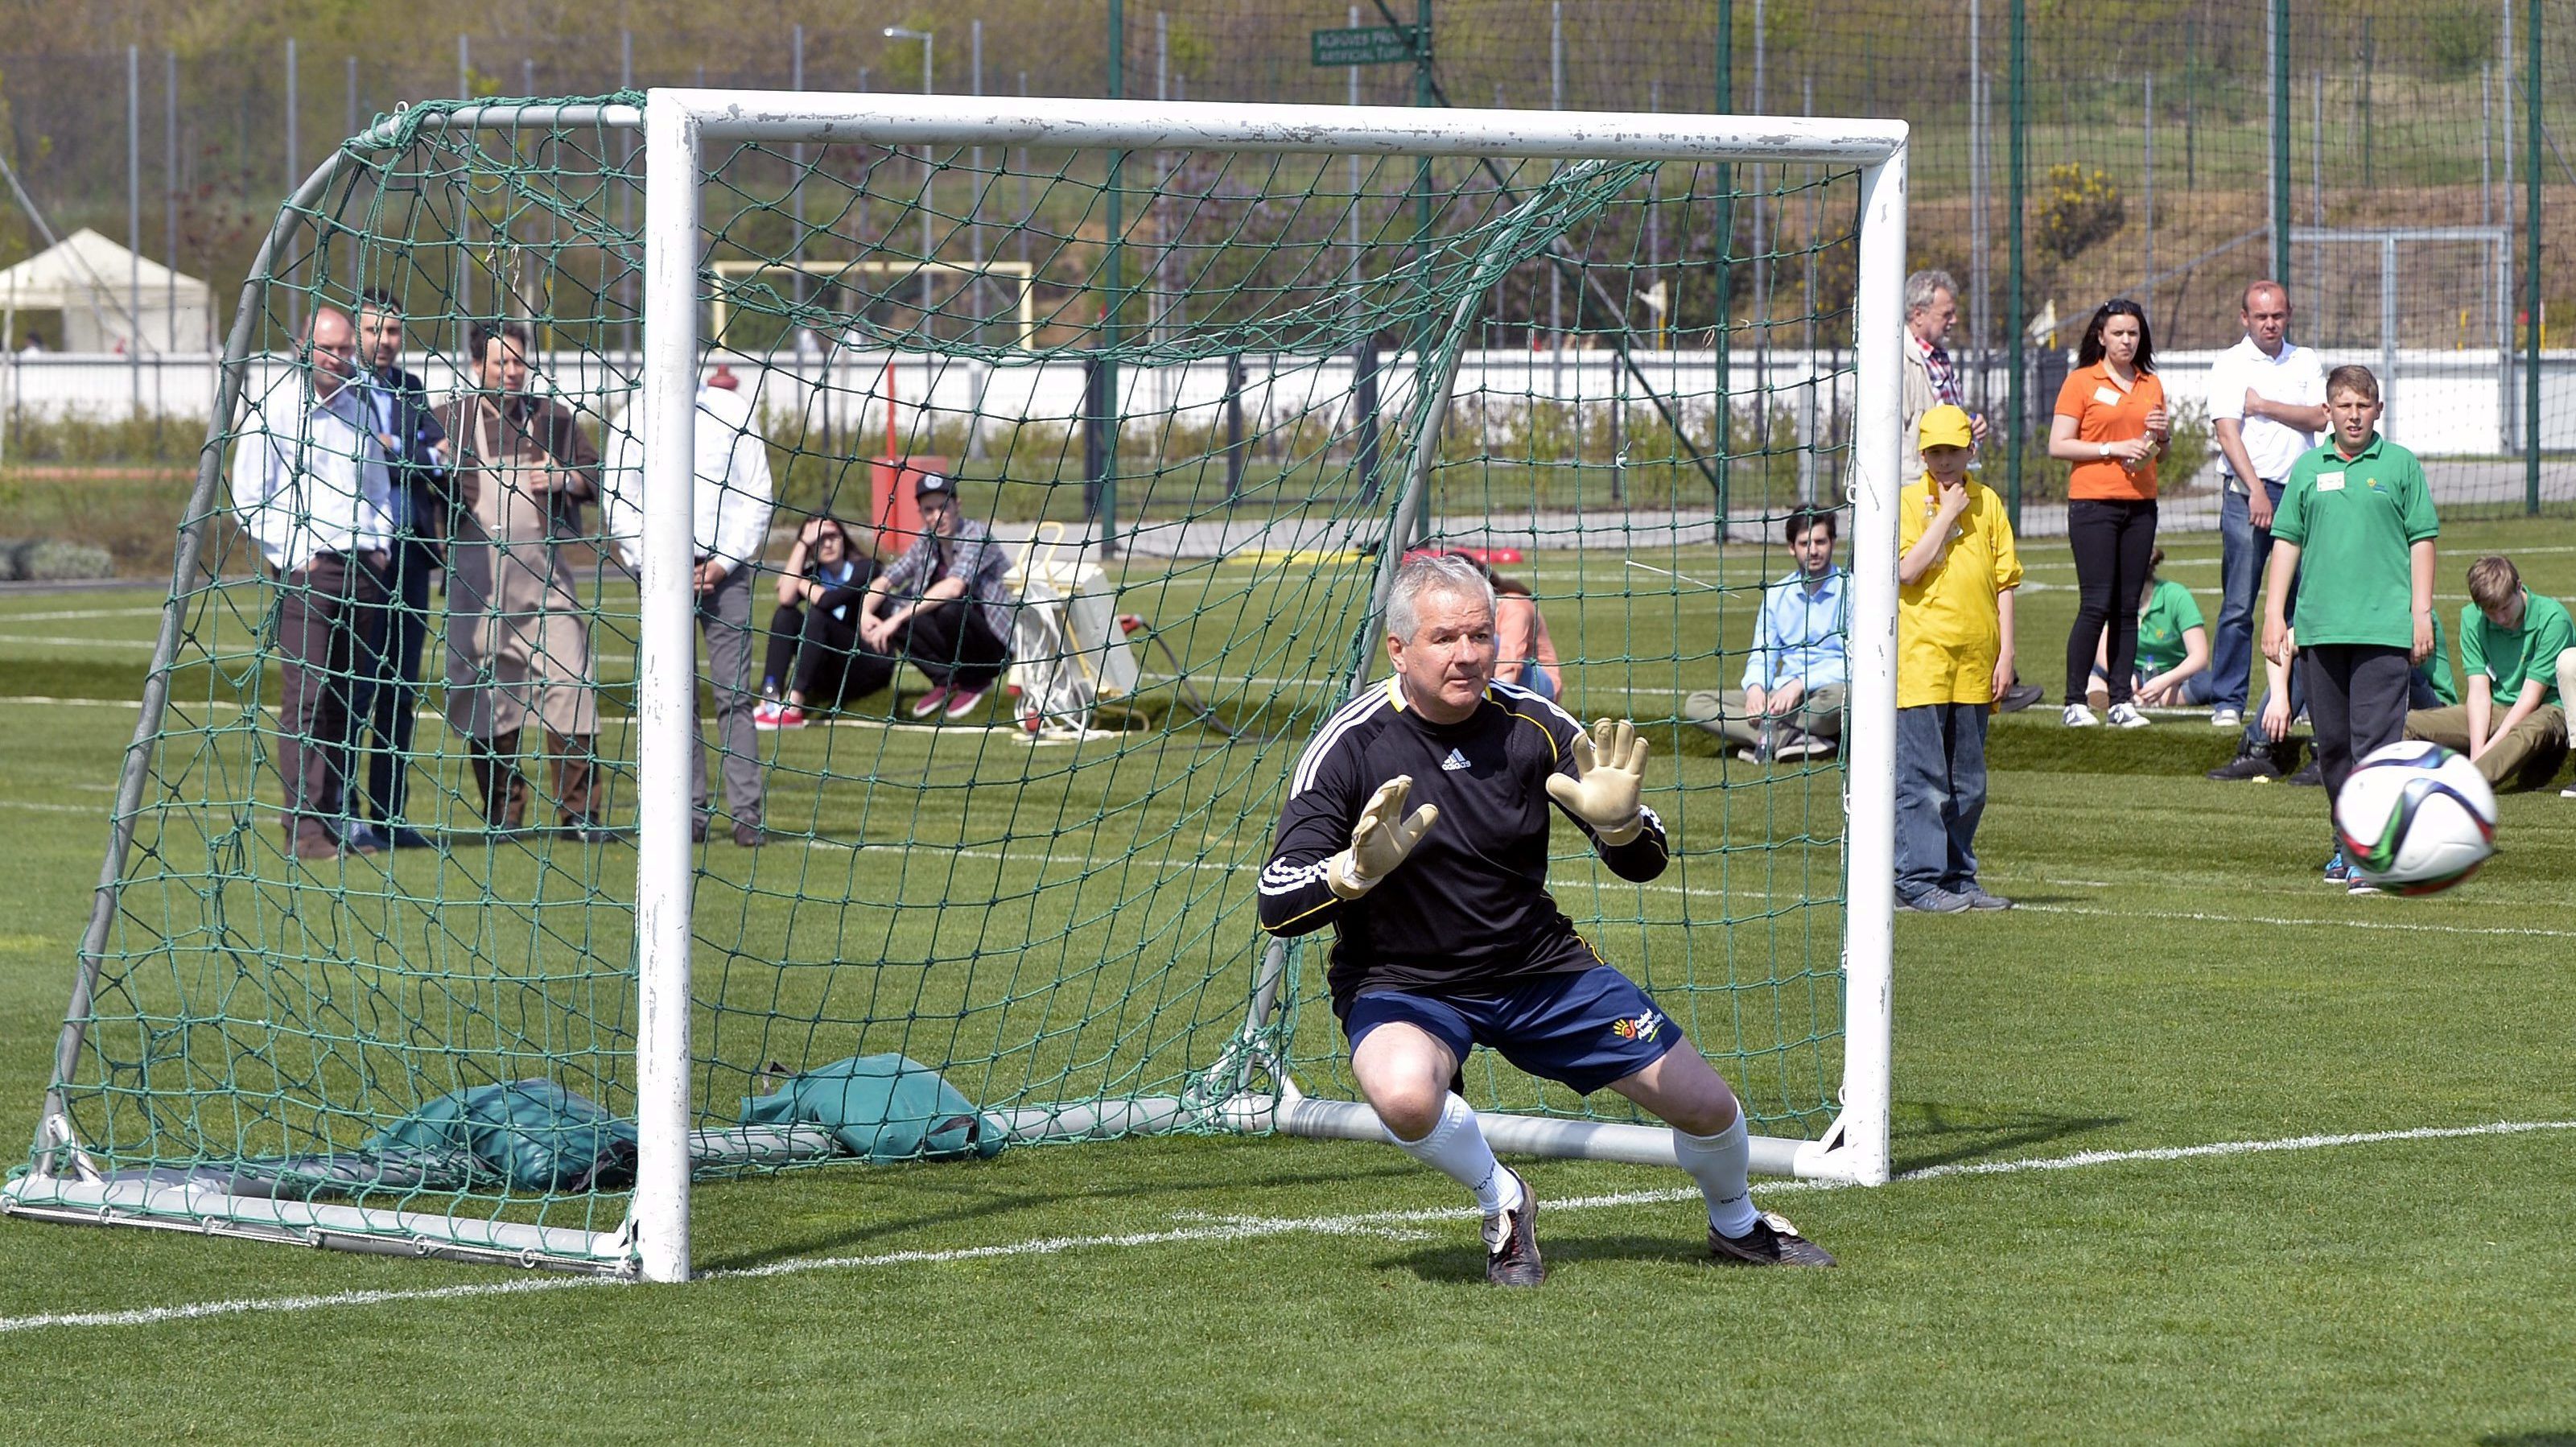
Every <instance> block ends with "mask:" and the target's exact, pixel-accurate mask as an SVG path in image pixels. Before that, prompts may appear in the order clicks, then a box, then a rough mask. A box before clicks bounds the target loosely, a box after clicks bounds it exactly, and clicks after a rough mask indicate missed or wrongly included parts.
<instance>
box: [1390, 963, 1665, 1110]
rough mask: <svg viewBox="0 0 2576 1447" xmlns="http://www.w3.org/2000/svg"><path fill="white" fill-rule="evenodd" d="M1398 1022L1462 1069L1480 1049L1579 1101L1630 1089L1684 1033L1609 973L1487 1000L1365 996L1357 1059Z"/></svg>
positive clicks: (1592, 972) (1485, 996)
mask: <svg viewBox="0 0 2576 1447" xmlns="http://www.w3.org/2000/svg"><path fill="white" fill-rule="evenodd" d="M1396 1021H1402V1022H1403V1023H1405V1024H1407V1025H1412V1026H1415V1027H1416V1028H1418V1029H1421V1030H1424V1031H1426V1032H1428V1033H1429V1034H1430V1035H1431V1037H1432V1038H1433V1039H1435V1040H1438V1041H1439V1042H1440V1043H1441V1044H1443V1045H1446V1046H1448V1047H1449V1052H1450V1053H1451V1054H1452V1055H1455V1056H1457V1057H1458V1062H1459V1064H1461V1065H1464V1064H1465V1063H1466V1061H1467V1052H1468V1051H1469V1050H1470V1049H1471V1048H1473V1047H1474V1046H1478V1045H1482V1046H1484V1047H1486V1048H1487V1049H1489V1050H1493V1051H1495V1052H1497V1053H1499V1054H1500V1055H1501V1056H1502V1057H1503V1058H1504V1059H1505V1060H1508V1061H1510V1062H1511V1063H1512V1064H1513V1065H1514V1066H1517V1067H1518V1068H1520V1069H1522V1070H1525V1071H1527V1072H1529V1073H1530V1074H1532V1075H1536V1076H1539V1077H1541V1078H1543V1079H1547V1080H1553V1081H1556V1082H1558V1083H1559V1084H1562V1085H1564V1086H1566V1087H1567V1088H1569V1089H1571V1090H1573V1091H1575V1092H1576V1093H1578V1094H1581V1095H1590V1094H1591V1093H1592V1092H1594V1091H1596V1090H1599V1089H1600V1088H1601V1087H1603V1086H1605V1085H1608V1084H1609V1083H1610V1082H1612V1081H1614V1080H1625V1079H1627V1078H1628V1077H1629V1076H1631V1075H1634V1074H1636V1073H1637V1072H1638V1071H1640V1070H1643V1069H1645V1068H1646V1067H1647V1066H1649V1065H1652V1064H1654V1063H1655V1062H1656V1061H1658V1060H1661V1059H1663V1058H1664V1055H1665V1053H1666V1052H1668V1051H1670V1050H1672V1049H1673V1048H1674V1047H1675V1046H1678V1045H1680V1044H1681V1043H1682V1032H1681V1027H1680V1026H1678V1025H1675V1024H1674V1023H1673V1022H1672V1020H1671V1019H1669V1018H1668V1017H1666V1016H1665V1014H1664V1012H1663V1011H1661V1010H1659V1009H1657V1008H1655V1002H1654V1001H1652V1000H1650V999H1648V998H1646V992H1645V991H1643V990H1640V989H1638V988H1637V985H1636V982H1635V981H1633V980H1630V979H1629V978H1628V977H1627V976H1626V975H1623V974H1621V973H1619V972H1618V971H1617V970H1615V969H1612V968H1611V967H1610V966H1608V965H1602V966H1599V967H1597V968H1594V969H1589V970H1585V971H1583V972H1582V973H1581V974H1564V975H1541V976H1539V977H1538V978H1536V979H1533V980H1528V981H1524V982H1522V983H1520V984H1517V985H1509V986H1506V987H1504V988H1502V989H1498V990H1492V991H1485V992H1475V993H1467V992H1453V993H1446V994H1440V995H1414V994H1407V993H1406V992H1404V991H1402V990H1394V989H1372V990H1362V991H1361V992H1360V993H1359V997H1358V998H1357V999H1354V1000H1352V1001H1351V1012H1350V1014H1348V1015H1346V1016H1344V1017H1343V1019H1342V1033H1343V1034H1344V1035H1346V1036H1348V1037H1350V1042H1351V1045H1352V1047H1353V1048H1354V1049H1356V1048H1357V1047H1358V1046H1359V1043H1360V1041H1362V1040H1364V1039H1366V1038H1367V1037H1368V1033H1369V1032H1370V1031H1371V1030H1374V1029H1376V1028H1377V1027H1378V1026H1380V1025H1387V1024H1392V1023H1394V1022H1396Z"/></svg>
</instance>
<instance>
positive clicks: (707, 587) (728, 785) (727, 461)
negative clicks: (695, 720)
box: [601, 369, 771, 849]
mask: <svg viewBox="0 0 2576 1447" xmlns="http://www.w3.org/2000/svg"><path fill="white" fill-rule="evenodd" d="M738 385H739V384H738V383H736V382H735V380H734V376H733V373H732V372H731V371H730V370H723V369H720V370H718V372H717V373H716V375H715V378H714V380H712V381H710V382H709V383H707V384H706V385H705V386H702V387H700V388H699V389H698V425H697V429H696V430H697V469H696V470H697V482H698V485H697V489H696V517H695V521H694V523H693V524H692V527H691V532H690V536H691V538H692V539H693V540H694V543H695V547H696V552H697V590H698V627H699V629H700V631H702V632H703V633H704V634H705V635H706V640H707V667H708V670H709V672H710V674H711V675H712V678H713V681H714V684H715V694H716V738H717V741H718V743H719V745H720V747H721V748H722V749H723V750H724V787H725V810H726V812H727V813H729V814H731V815H732V816H733V842H734V843H736V844H739V845H741V846H743V847H744V848H746V849H756V848H758V847H759V846H760V845H761V844H762V843H764V842H765V841H766V840H767V838H768V833H767V831H766V830H765V829H764V828H763V827H762V823H761V821H762V817H763V796H762V791H761V778H760V735H759V734H758V733H757V732H756V731H755V730H754V727H753V720H752V712H753V710H754V709H755V708H756V707H757V706H758V704H759V702H760V696H759V694H758V692H757V691H756V690H755V689H754V687H753V685H752V678H751V641H752V640H751V575H752V573H753V571H754V570H755V569H756V568H757V566H758V565H759V562H760V554H761V550H762V548H763V547H764V546H765V545H766V544H767V542H768V540H769V514H770V497H771V486H770V477H769V447H768V444H767V443H766V442H764V441H762V440H761V436H760V427H759V418H758V417H757V416H756V415H755V414H754V412H753V410H752V405H751V402H750V400H749V399H748V398H746V397H744V396H742V395H741V393H740V392H739V391H737V390H736V388H737V386H738ZM640 422H641V419H640V418H638V417H636V416H635V415H634V414H633V413H632V412H630V413H629V414H628V416H627V421H626V425H625V426H624V427H623V428H621V429H620V431H619V433H618V435H617V437H616V439H615V441H614V442H613V443H612V445H611V448H610V452H609V466H608V475H607V486H606V488H605V489H604V495H603V497H602V499H601V504H602V511H603V513H604V516H605V519H606V526H607V529H608V535H609V536H610V537H611V538H613V539H615V540H616V542H617V545H618V548H619V549H620V551H622V552H624V553H625V555H626V560H627V561H628V562H629V563H630V564H632V565H634V566H636V567H638V568H641V567H642V566H643V561H644V555H643V539H644V448H643V443H642V440H641V439H640V438H639V437H638V436H637V435H636V434H637V431H638V429H639V426H640ZM689 762H690V764H691V766H692V767H691V780H690V790H691V792H690V800H691V802H692V803H693V804H694V805H695V806H696V809H697V822H696V826H695V828H694V830H693V833H694V836H695V837H696V838H698V839H700V840H704V839H705V838H706V837H707V828H708V822H709V818H710V813H711V810H710V807H709V804H710V801H709V797H708V789H707V760H706V753H705V751H704V750H703V749H701V750H699V751H698V752H696V753H693V754H691V755H690V757H689Z"/></svg>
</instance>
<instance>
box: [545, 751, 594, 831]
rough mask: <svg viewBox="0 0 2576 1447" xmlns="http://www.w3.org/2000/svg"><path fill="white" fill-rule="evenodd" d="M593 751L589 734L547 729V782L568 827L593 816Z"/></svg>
mask: <svg viewBox="0 0 2576 1447" xmlns="http://www.w3.org/2000/svg"><path fill="white" fill-rule="evenodd" d="M591 753H592V750H591V741H590V736H589V735H587V734H559V733H556V732H555V731H554V730H552V729H548V730H546V758H547V766H546V783H547V785H548V791H549V792H550V793H552V794H553V795H554V802H555V810H556V813H557V816H558V817H559V818H561V819H562V821H563V823H564V825H565V827H567V828H570V827H572V826H574V825H575V824H576V823H577V822H587V821H588V820H589V818H590V813H591V797H590V795H591V777H592V772H593V768H594V765H593V764H592V761H591Z"/></svg>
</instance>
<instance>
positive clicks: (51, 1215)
mask: <svg viewBox="0 0 2576 1447" xmlns="http://www.w3.org/2000/svg"><path fill="white" fill-rule="evenodd" d="M0 1216H23V1217H26V1218H29V1219H31V1220H38V1221H58V1222H64V1223H67V1224H70V1225H76V1226H141V1227H145V1228H148V1229H152V1230H160V1231H185V1232H189V1233H191V1234H193V1235H199V1236H223V1237H230V1238H233V1239H236V1240H245V1241H270V1242H277V1243H280V1244H284V1245H290V1246H315V1247H328V1248H331V1249H333V1250H339V1251H361V1252H368V1253H372V1254H375V1255H380V1256H422V1257H436V1258H439V1259H442V1260H448V1261H466V1262H476V1263H480V1264H483V1265H487V1266H520V1267H528V1268H536V1267H546V1268H551V1269H553V1270H558V1271H576V1272H587V1273H591V1274H595V1275H604V1276H626V1277H631V1276H634V1275H635V1274H637V1269H638V1268H637V1264H636V1257H635V1248H634V1243H633V1241H632V1239H631V1237H632V1229H631V1227H621V1228H620V1229H618V1230H616V1231H582V1230H576V1229H573V1228H570V1227H564V1226H538V1225H532V1224H529V1223H527V1222H520V1221H489V1220H466V1219H462V1218H459V1217H455V1216H440V1215H435V1214H432V1213H430V1212H426V1211H389V1210H384V1209H382V1208H379V1207H372V1206H347V1205H341V1204H338V1203H336V1202H322V1201H297V1200H284V1199H278V1198H274V1197H266V1196H248V1195H241V1194H238V1193H235V1192H231V1191H223V1190H216V1189H210V1188H207V1187H205V1186H202V1185H199V1184H196V1183H194V1182H188V1181H179V1180H157V1179H138V1178H131V1177H129V1178H122V1179H120V1178H118V1177H113V1176H111V1177H107V1178H104V1179H100V1180H83V1179H76V1178H71V1177H64V1176H33V1175H31V1176H22V1177H20V1178H18V1179H17V1180H14V1181H11V1182H9V1183H8V1184H7V1185H6V1186H0Z"/></svg>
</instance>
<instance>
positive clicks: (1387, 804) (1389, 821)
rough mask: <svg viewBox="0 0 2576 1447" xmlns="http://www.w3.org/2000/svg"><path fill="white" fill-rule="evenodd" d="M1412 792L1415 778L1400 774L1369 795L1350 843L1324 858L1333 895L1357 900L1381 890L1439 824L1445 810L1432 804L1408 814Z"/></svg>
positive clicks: (1327, 880)
mask: <svg viewBox="0 0 2576 1447" xmlns="http://www.w3.org/2000/svg"><path fill="white" fill-rule="evenodd" d="M1412 793H1413V776H1412V775H1411V774H1398V775H1396V776H1395V777H1394V778H1392V779H1389V780H1387V781H1386V782H1385V783H1383V784H1380V785H1378V786H1377V792H1376V793H1374V794H1371V795H1369V801H1368V803H1367V804H1366V805H1365V806H1364V807H1362V808H1361V810H1360V821H1359V823H1357V824H1355V825H1353V826H1351V847H1350V848H1348V849H1345V850H1343V851H1342V852H1341V853H1339V854H1336V855H1334V856H1333V857H1332V858H1330V859H1327V860H1325V861H1324V883H1325V884H1327V885H1329V886H1330V887H1331V888H1332V891H1333V893H1335V894H1337V895H1340V896H1341V897H1342V898H1344V899H1357V898H1359V897H1360V896H1361V895H1363V894H1366V893H1368V892H1369V891H1370V890H1372V889H1375V888H1377V885H1378V881H1380V880H1382V879H1384V878H1386V877H1387V875H1388V874H1390V873H1392V872H1394V870H1395V867H1396V866H1397V865H1399V864H1402V863H1403V862H1404V859H1405V856H1406V855H1409V854H1411V853H1412V852H1413V846H1414V845H1416V844H1419V843H1421V842H1422V836H1423V835H1425V834H1428V833H1430V832H1431V826H1432V825H1433V824H1435V823H1437V822H1439V819H1440V810H1439V809H1438V807H1436V806H1434V805H1430V804H1425V805H1423V806H1422V807H1421V808H1419V809H1416V810H1414V811H1413V813H1412V815H1411V817H1407V816H1406V814H1405V812H1404V801H1405V800H1406V799H1407V798H1409V797H1411V796H1412Z"/></svg>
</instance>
